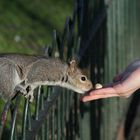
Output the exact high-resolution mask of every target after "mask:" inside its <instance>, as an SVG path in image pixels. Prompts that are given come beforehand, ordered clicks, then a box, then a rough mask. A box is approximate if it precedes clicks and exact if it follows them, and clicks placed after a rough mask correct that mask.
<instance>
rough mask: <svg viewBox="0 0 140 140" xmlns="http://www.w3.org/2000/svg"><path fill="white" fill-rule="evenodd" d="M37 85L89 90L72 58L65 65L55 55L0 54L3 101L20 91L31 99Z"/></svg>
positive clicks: (89, 87) (85, 78) (87, 81)
mask: <svg viewBox="0 0 140 140" xmlns="http://www.w3.org/2000/svg"><path fill="white" fill-rule="evenodd" d="M39 85H56V86H60V87H64V88H68V89H71V90H73V91H75V92H78V93H82V94H83V93H85V92H87V91H89V90H91V89H92V83H91V81H90V80H88V79H87V77H86V76H85V75H83V74H82V72H81V70H80V69H79V68H78V67H77V65H76V61H75V60H72V61H70V63H69V64H67V63H65V62H62V61H61V60H60V59H58V58H46V57H44V56H34V55H23V54H0V94H1V96H2V97H3V98H4V99H5V100H8V99H11V98H13V96H15V94H16V93H17V92H18V91H20V92H21V93H22V94H23V95H25V97H26V98H28V99H29V101H30V102H32V101H33V99H34V96H33V91H34V89H35V88H36V87H38V86H39Z"/></svg>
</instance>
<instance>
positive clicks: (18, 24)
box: [0, 0, 73, 54]
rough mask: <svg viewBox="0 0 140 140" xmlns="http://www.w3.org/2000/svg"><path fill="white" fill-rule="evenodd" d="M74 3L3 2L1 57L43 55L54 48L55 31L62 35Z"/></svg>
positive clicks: (0, 7) (49, 0)
mask: <svg viewBox="0 0 140 140" xmlns="http://www.w3.org/2000/svg"><path fill="white" fill-rule="evenodd" d="M72 6H73V1H71V0H68V1H65V0H59V1H57V0H42V1H40V0H35V1H29V0H24V1H22V0H13V1H12V2H11V1H9V0H2V1H0V12H1V14H0V53H1V52H20V53H29V54H32V53H41V49H42V47H44V45H46V44H51V40H52V39H51V37H52V31H53V29H56V30H57V32H59V34H60V35H61V33H62V31H63V26H64V24H65V19H66V17H67V16H71V13H72Z"/></svg>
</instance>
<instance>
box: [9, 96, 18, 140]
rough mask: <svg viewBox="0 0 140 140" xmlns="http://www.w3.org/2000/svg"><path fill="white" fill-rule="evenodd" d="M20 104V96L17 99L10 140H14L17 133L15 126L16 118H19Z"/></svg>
mask: <svg viewBox="0 0 140 140" xmlns="http://www.w3.org/2000/svg"><path fill="white" fill-rule="evenodd" d="M19 102H20V96H17V97H16V102H15V107H14V111H13V115H12V122H11V127H10V130H11V131H10V140H14V131H15V124H16V118H17V111H18V107H19Z"/></svg>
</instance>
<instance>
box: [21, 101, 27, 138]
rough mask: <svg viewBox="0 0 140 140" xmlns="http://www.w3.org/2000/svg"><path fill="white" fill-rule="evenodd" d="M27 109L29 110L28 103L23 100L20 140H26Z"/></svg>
mask: <svg viewBox="0 0 140 140" xmlns="http://www.w3.org/2000/svg"><path fill="white" fill-rule="evenodd" d="M28 108H29V101H28V100H27V99H25V101H24V112H23V120H22V133H21V135H22V137H21V139H22V140H26V129H27V117H28Z"/></svg>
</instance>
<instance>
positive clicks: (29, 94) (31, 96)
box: [25, 91, 34, 102]
mask: <svg viewBox="0 0 140 140" xmlns="http://www.w3.org/2000/svg"><path fill="white" fill-rule="evenodd" d="M25 98H27V99H28V100H29V101H30V102H33V100H34V95H33V92H31V91H30V92H28V93H27V95H25Z"/></svg>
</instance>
